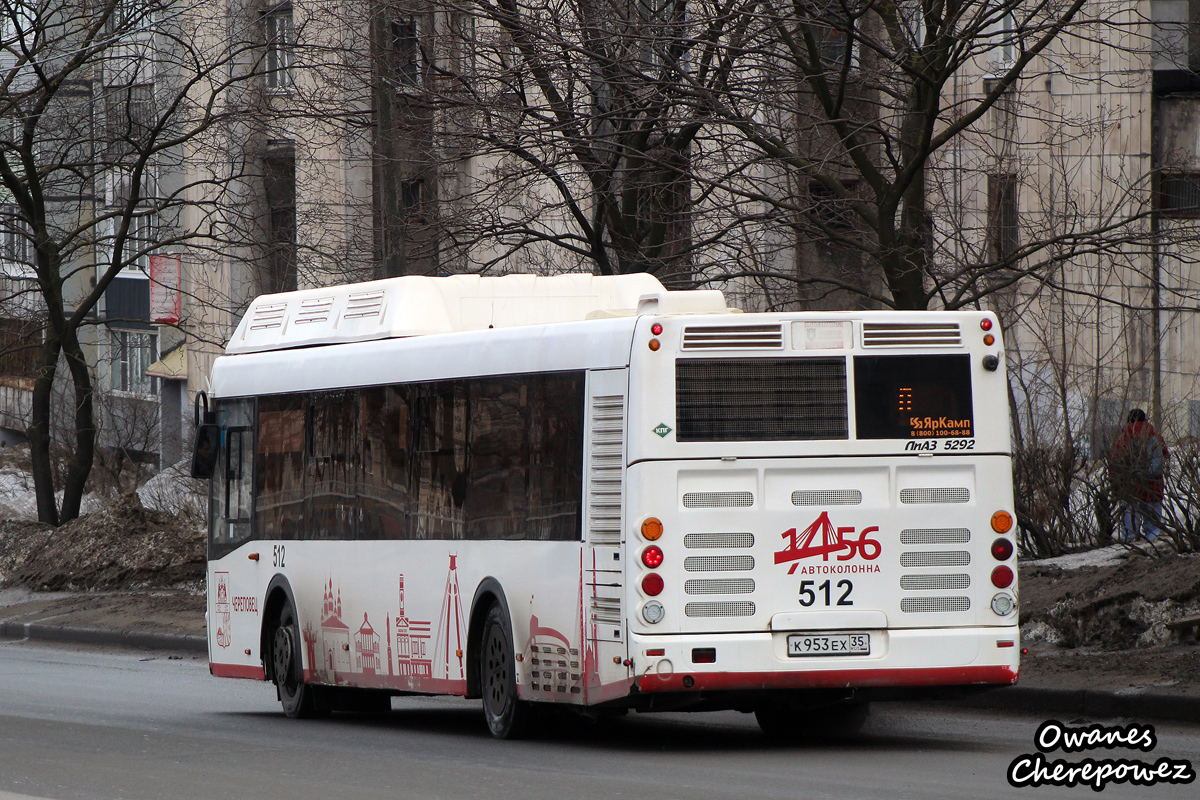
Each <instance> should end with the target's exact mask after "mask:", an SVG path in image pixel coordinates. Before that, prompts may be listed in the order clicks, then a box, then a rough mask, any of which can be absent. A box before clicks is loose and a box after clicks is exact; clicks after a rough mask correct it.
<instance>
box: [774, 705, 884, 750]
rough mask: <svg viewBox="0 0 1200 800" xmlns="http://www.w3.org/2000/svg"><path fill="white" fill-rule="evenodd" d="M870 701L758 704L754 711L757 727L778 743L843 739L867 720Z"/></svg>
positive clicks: (857, 730) (857, 729)
mask: <svg viewBox="0 0 1200 800" xmlns="http://www.w3.org/2000/svg"><path fill="white" fill-rule="evenodd" d="M870 711H871V705H870V703H863V702H844V703H835V704H833V705H828V706H820V707H818V708H804V707H796V706H794V705H792V704H790V703H780V704H777V705H764V706H759V707H758V708H757V709H755V711H754V718H755V719H756V720H758V727H760V728H762V732H763V733H765V734H766V735H767V736H769V737H770V738H771V739H774V740H775V741H778V742H806V741H819V740H823V739H844V738H846V737H850V736H854V735H855V734H856V733H858V732H859V731H860V730H862V726H863V725H864V724H865V723H866V721H867V715H868V714H869V713H870Z"/></svg>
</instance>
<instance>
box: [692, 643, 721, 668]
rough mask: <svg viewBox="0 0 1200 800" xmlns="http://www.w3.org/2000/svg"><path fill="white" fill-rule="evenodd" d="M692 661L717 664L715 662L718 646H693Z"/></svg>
mask: <svg viewBox="0 0 1200 800" xmlns="http://www.w3.org/2000/svg"><path fill="white" fill-rule="evenodd" d="M692 663H693V664H715V663H717V648H715V647H693V648H692Z"/></svg>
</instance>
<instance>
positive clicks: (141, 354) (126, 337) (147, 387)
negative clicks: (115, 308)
mask: <svg viewBox="0 0 1200 800" xmlns="http://www.w3.org/2000/svg"><path fill="white" fill-rule="evenodd" d="M109 337H110V340H109V346H110V353H111V355H112V360H111V364H110V368H111V372H112V388H113V389H114V390H116V391H119V392H133V393H136V394H157V393H158V379H157V378H152V377H150V376H149V375H147V374H146V370H147V369H149V368H150V365H151V364H153V363H154V362H155V361H157V360H158V334H156V333H154V332H153V331H127V330H121V329H119V328H118V329H110V330H109Z"/></svg>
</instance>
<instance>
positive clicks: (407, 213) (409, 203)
mask: <svg viewBox="0 0 1200 800" xmlns="http://www.w3.org/2000/svg"><path fill="white" fill-rule="evenodd" d="M424 209H425V181H423V180H420V179H417V180H413V181H404V182H402V183H401V184H400V213H401V216H402V217H403V218H404V219H406V220H413V221H417V222H423V221H424V214H423V212H424Z"/></svg>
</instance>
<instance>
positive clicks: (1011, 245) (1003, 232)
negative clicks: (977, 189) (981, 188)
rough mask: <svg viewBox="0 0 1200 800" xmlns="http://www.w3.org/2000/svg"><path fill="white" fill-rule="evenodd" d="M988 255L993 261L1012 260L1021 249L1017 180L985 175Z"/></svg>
mask: <svg viewBox="0 0 1200 800" xmlns="http://www.w3.org/2000/svg"><path fill="white" fill-rule="evenodd" d="M987 225H988V251H989V253H988V255H989V256H990V257H991V259H992V260H994V261H1006V260H1008V259H1010V258H1012V257H1013V256H1014V255H1015V254H1016V252H1017V250H1018V249H1019V248H1020V220H1019V217H1018V214H1017V176H1016V175H1014V174H1013V173H1011V172H1005V173H1000V174H994V175H988V221H987Z"/></svg>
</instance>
